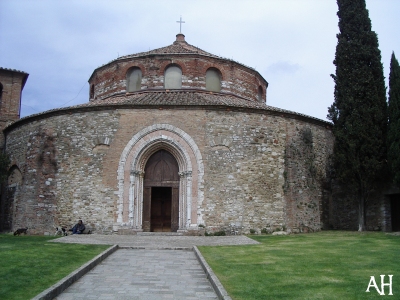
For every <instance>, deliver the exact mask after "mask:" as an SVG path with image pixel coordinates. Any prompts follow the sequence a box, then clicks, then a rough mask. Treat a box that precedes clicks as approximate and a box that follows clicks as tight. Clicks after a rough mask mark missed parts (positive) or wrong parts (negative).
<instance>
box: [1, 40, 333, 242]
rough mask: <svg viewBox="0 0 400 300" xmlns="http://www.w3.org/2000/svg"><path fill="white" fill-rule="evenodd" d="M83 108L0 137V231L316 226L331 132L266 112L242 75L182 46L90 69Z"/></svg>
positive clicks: (258, 79)
mask: <svg viewBox="0 0 400 300" xmlns="http://www.w3.org/2000/svg"><path fill="white" fill-rule="evenodd" d="M89 86H90V89H89V101H88V103H85V104H82V105H77V106H72V107H67V108H60V109H54V110H50V111H46V112H43V113H39V114H35V115H31V116H28V117H25V118H22V119H18V120H17V121H15V122H13V123H11V124H10V125H8V126H7V127H6V128H5V129H4V139H5V146H4V148H5V151H6V153H8V154H9V155H10V158H11V162H12V167H11V170H10V171H11V173H10V174H11V175H10V176H9V178H8V187H7V195H6V199H5V200H4V201H3V215H4V221H3V222H4V224H5V227H7V226H8V227H9V228H10V229H16V228H21V227H27V228H29V232H30V233H31V234H47V233H53V232H54V228H55V227H56V226H65V227H70V226H71V225H72V224H74V223H75V222H76V221H77V220H78V219H82V220H83V222H84V223H85V224H86V226H87V227H88V228H90V229H91V230H92V231H93V232H95V233H106V234H110V233H116V234H139V233H141V232H178V233H182V234H187V235H189V234H190V235H197V234H204V232H207V233H213V232H217V231H218V232H219V231H224V232H225V233H227V234H242V233H249V232H272V231H276V230H285V231H289V232H309V231H317V230H320V229H321V228H323V227H324V226H325V225H326V224H325V223H326V220H328V219H329V216H327V215H325V211H327V210H325V209H324V207H325V206H326V205H329V202H330V201H331V199H330V198H329V197H330V196H329V193H328V192H327V191H326V190H325V187H326V183H327V181H328V180H329V176H328V173H329V172H328V171H327V170H328V169H329V168H328V158H329V155H330V154H331V152H332V147H333V135H332V133H331V128H330V123H329V122H326V121H323V120H319V119H316V118H313V117H309V116H305V115H302V114H299V113H295V112H291V111H287V110H282V109H279V108H275V107H271V106H268V105H267V89H268V82H267V81H266V80H265V79H264V78H263V77H262V76H261V75H260V74H259V73H258V72H257V71H256V70H255V69H253V68H251V67H248V66H245V65H243V64H241V63H239V62H236V61H234V60H230V59H226V58H222V57H219V56H216V55H214V54H211V53H208V52H206V51H203V50H201V49H199V48H197V47H194V46H192V45H190V44H189V43H187V42H186V41H185V36H184V35H183V34H181V33H180V34H178V35H177V36H176V40H175V41H174V42H173V43H172V44H171V45H169V46H166V47H163V48H159V49H155V50H151V51H148V52H142V53H137V54H132V55H127V56H123V57H119V58H117V59H115V60H113V61H111V62H109V63H106V64H104V65H103V66H101V67H99V68H97V69H95V70H94V71H93V73H92V75H91V76H90V78H89Z"/></svg>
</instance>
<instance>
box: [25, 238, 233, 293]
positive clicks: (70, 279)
mask: <svg viewBox="0 0 400 300" xmlns="http://www.w3.org/2000/svg"><path fill="white" fill-rule="evenodd" d="M118 249H150V248H148V247H129V246H127V247H124V246H121V247H120V246H118V245H113V246H111V247H110V248H108V249H107V250H105V251H104V252H102V253H100V254H99V255H97V256H96V257H95V258H93V259H92V260H91V261H89V262H87V263H86V264H84V265H83V266H82V267H80V268H78V269H77V270H75V271H74V272H72V273H71V274H69V275H67V276H66V277H64V278H63V279H61V280H60V281H59V282H57V283H56V284H54V285H52V286H51V287H49V288H48V289H46V290H44V291H43V292H41V293H40V294H38V295H37V296H35V297H34V298H32V300H51V299H54V298H55V297H57V296H58V295H60V294H61V293H62V292H63V291H64V290H66V289H67V288H68V287H69V286H71V285H72V284H73V283H74V282H75V281H77V280H78V279H79V278H81V277H82V276H84V275H85V274H86V273H88V272H89V271H90V270H92V269H93V268H94V267H95V266H97V265H98V264H100V263H101V262H102V261H103V260H104V259H106V258H107V257H108V256H110V255H111V254H113V253H114V252H115V251H117V250H118ZM152 250H153V249H152ZM157 250H184V251H185V250H186V251H194V253H195V256H196V258H197V260H198V261H199V263H200V265H201V267H202V269H203V270H204V273H206V277H207V279H208V280H209V281H210V283H211V286H212V287H213V288H214V291H215V293H216V294H217V296H218V298H219V299H222V300H231V299H232V298H231V297H230V296H229V295H228V293H227V291H226V290H225V288H224V287H223V285H222V284H221V282H220V281H219V279H218V277H217V276H216V275H215V274H214V272H213V270H212V269H211V268H210V266H209V265H208V264H207V262H206V260H205V259H204V257H203V256H202V255H201V253H200V251H199V250H198V249H197V247H196V246H193V248H158V249H157Z"/></svg>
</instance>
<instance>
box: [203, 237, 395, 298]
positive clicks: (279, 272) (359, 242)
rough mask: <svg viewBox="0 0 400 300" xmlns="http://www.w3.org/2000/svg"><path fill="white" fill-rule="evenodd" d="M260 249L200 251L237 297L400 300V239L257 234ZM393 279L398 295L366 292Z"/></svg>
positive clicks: (219, 248) (235, 247) (211, 248)
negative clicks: (381, 278) (373, 282)
mask: <svg viewBox="0 0 400 300" xmlns="http://www.w3.org/2000/svg"><path fill="white" fill-rule="evenodd" d="M251 238H253V239H255V240H257V241H259V242H260V243H261V244H260V245H247V246H221V247H206V246H202V247H198V248H199V250H200V251H201V253H202V254H203V256H204V257H205V259H206V260H207V262H208V264H209V265H210V267H211V268H212V269H213V271H214V272H215V274H216V275H217V276H218V278H219V280H220V281H221V283H222V284H223V285H224V287H225V289H226V290H227V292H228V293H229V295H230V296H231V297H232V298H233V299H246V300H248V299H273V300H276V299H302V300H303V299H324V300H326V299H340V300H343V299H382V297H383V298H385V296H386V297H389V299H400V236H393V235H388V234H385V233H381V232H367V233H359V232H344V231H327V232H318V233H312V234H298V235H289V236H272V235H271V236H251ZM381 274H382V275H386V276H385V283H388V282H389V278H388V276H387V275H389V274H390V275H393V281H392V292H393V296H388V293H389V287H385V296H380V295H379V294H378V293H377V291H376V289H375V288H374V287H371V288H370V293H366V292H365V291H366V289H367V287H368V285H369V283H370V276H375V280H376V284H377V285H378V287H379V289H380V288H381V280H380V275H381Z"/></svg>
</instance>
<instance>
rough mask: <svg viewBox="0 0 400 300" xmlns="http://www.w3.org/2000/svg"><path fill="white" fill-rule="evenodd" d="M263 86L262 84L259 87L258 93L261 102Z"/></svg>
mask: <svg viewBox="0 0 400 300" xmlns="http://www.w3.org/2000/svg"><path fill="white" fill-rule="evenodd" d="M263 94H264V91H263V88H262V87H261V85H260V86H259V87H258V93H257V99H258V101H259V102H263Z"/></svg>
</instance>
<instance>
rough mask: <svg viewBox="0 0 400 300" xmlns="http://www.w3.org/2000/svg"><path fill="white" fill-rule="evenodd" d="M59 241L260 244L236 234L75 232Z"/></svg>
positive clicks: (174, 245) (164, 245)
mask: <svg viewBox="0 0 400 300" xmlns="http://www.w3.org/2000/svg"><path fill="white" fill-rule="evenodd" d="M52 241H53V242H58V243H78V244H103V245H118V246H119V247H142V248H146V249H177V248H190V249H191V248H192V247H193V246H227V245H249V244H259V243H258V242H257V241H255V240H253V239H250V238H248V237H246V236H244V235H234V236H162V235H161V236H160V235H154V236H139V235H100V234H75V235H69V236H65V237H61V238H59V239H55V240H52Z"/></svg>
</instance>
